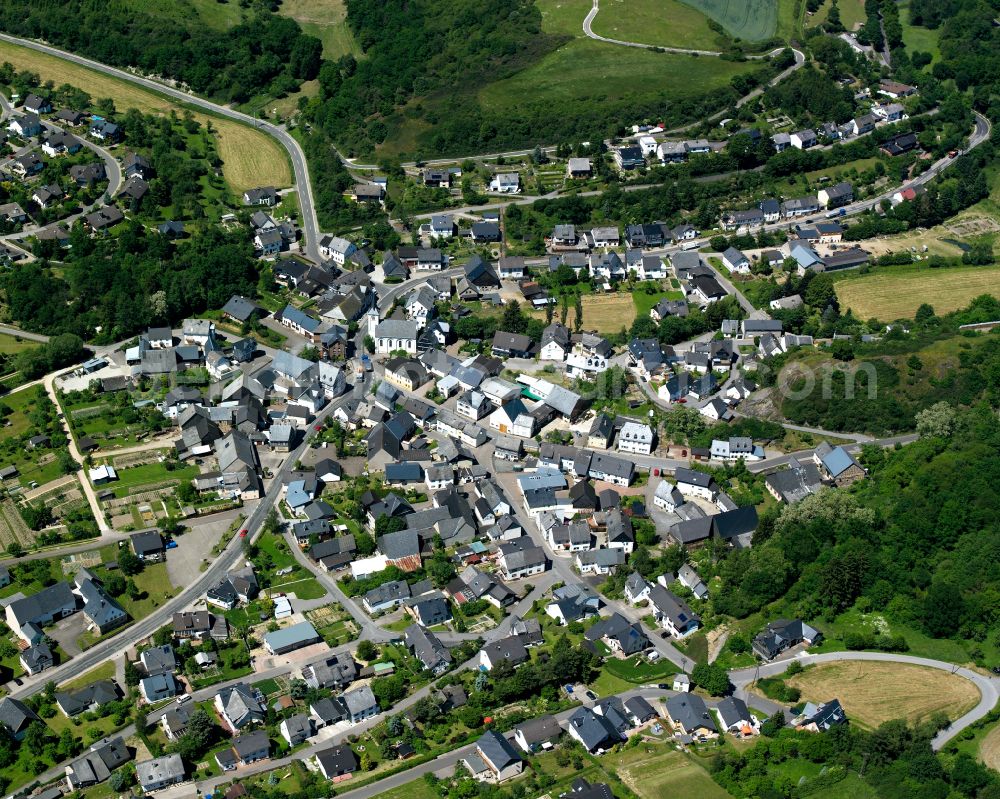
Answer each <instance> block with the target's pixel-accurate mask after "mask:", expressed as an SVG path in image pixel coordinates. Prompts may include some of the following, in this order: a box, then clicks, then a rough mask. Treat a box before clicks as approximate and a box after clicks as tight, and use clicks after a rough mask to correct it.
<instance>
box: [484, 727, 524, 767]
mask: <svg viewBox="0 0 1000 799" xmlns="http://www.w3.org/2000/svg"><path fill="white" fill-rule="evenodd" d="M476 746H477V748H478V749H479V752H480V754H481V755H482V756H483V758H485V759H486V760H487V761H488V762H489V763H490V765H492V766H493V767H494V768H495V769H496V770H497V771H503V770H504V769H505V768H508V767H509V766H512V765H514V764H515V763H520V762H521V756H520V755H519V754H518V753H517V752H516V751H515V750H514V747H513V746H511V745H510V741H508V740H507V739H506V738H504V737H503V736H502V735H501V734H500V733H498V732H496V731H494V730H487V731H486V732H485V733H484V734H483V736H482V738H480V739H479V740H478V741H477V742H476Z"/></svg>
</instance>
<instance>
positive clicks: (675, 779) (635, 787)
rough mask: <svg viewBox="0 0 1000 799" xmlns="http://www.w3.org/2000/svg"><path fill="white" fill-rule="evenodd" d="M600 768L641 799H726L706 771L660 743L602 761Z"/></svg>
mask: <svg viewBox="0 0 1000 799" xmlns="http://www.w3.org/2000/svg"><path fill="white" fill-rule="evenodd" d="M601 765H602V766H603V767H604V768H605V769H606V770H608V771H611V772H613V773H616V774H617V775H618V776H619V777H621V780H622V782H624V783H625V784H626V785H627V786H628V787H629V788H630V789H632V791H634V792H635V793H636V794H637V795H638V796H639V797H641V799H662V798H663V797H667V796H691V797H698V799H726V798H727V797H728V796H729V794H728V793H726V791H724V790H723V789H722V788H721V787H719V786H718V785H717V784H716V783H715V782H713V781H712V778H711V777H710V776H709V775H708V772H707V771H706V770H705V769H704V768H703V767H702V766H700V765H698V763H697V762H695V761H694V760H693V759H692V758H690V757H688V756H686V755H684V754H682V753H680V752H678V751H676V750H675V749H673V748H672V747H668V746H666V745H662V744H646V745H643V746H637V747H634V748H632V749H628V750H626V751H624V752H621V753H617V754H616V753H611V754H607V755H605V756H604V757H603V758H602V759H601Z"/></svg>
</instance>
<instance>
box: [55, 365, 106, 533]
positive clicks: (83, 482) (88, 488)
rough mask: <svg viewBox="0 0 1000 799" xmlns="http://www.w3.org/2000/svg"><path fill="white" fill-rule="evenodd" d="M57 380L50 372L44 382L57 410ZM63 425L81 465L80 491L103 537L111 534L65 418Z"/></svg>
mask: <svg viewBox="0 0 1000 799" xmlns="http://www.w3.org/2000/svg"><path fill="white" fill-rule="evenodd" d="M55 379H56V373H55V372H50V373H49V374H47V375H45V377H44V378H43V379H42V382H43V383H44V385H45V391H46V393H47V394H48V395H49V399H50V400H52V404H53V405H55V406H56V408H57V409H58V408H61V406H60V405H59V398H58V397H57V396H56V389H55ZM59 422H60V424H61V425H62V428H63V431H64V432H65V433H66V448H67V449H68V450H69V454H70V457H71V458H72V459H73V460H74V461H76V462H77V463H78V464H80V468H79V470H78V471H77V473H76V479H77V480H78V481H79V483H80V490H81V491H83V495H84V496H85V497H86V498H87V504H88V505H90V510H91V513H93V514H94V521H96V522H97V528H98V529H99V530H100V531H101V535H102V536H103V535H104V534H105V533H109V532H111V525H109V524H108V522H107V519H106V518H105V516H104V509H103V508H102V507H101V503H100V502H99V501H98V500H97V494H96V493H95V492H94V487H93V486H92V485H91V484H90V480H89V479H88V477H87V467H86V466H85V465H84V458H83V454H82V453H81V452H80V450H79V449H78V448H77V446H76V439H74V438H73V431H72V430H70V429H69V420H68V419H66V418H65V416H61V418H60V420H59Z"/></svg>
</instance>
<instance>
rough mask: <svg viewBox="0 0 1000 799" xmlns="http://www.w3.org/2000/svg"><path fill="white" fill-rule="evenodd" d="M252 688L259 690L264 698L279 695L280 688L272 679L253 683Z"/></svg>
mask: <svg viewBox="0 0 1000 799" xmlns="http://www.w3.org/2000/svg"><path fill="white" fill-rule="evenodd" d="M253 687H254V688H257V689H259V690H260V692H261V693H262V694H264V696H271V695H272V694H277V693H281V686H280V685H278V681H277V680H274V679H267V680H261V681H260V682H255V683H254V684H253Z"/></svg>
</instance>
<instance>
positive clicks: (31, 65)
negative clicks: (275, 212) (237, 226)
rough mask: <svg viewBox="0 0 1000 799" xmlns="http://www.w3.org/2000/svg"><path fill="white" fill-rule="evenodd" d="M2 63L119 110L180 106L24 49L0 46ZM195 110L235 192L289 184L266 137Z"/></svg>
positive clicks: (278, 150) (284, 163)
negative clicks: (214, 143) (214, 141)
mask: <svg viewBox="0 0 1000 799" xmlns="http://www.w3.org/2000/svg"><path fill="white" fill-rule="evenodd" d="M0 61H8V62H10V63H11V64H13V65H14V67H15V68H16V69H18V70H31V71H32V72H36V73H38V74H39V75H40V76H41V79H42V80H43V81H46V80H51V81H52V82H53V83H55V84H56V85H57V86H58V85H60V84H63V83H68V84H71V85H73V86H77V87H79V88H81V89H83V90H84V91H86V92H88V93H89V94H90V96H91V97H92V98H94V99H95V100H96V99H98V98H101V97H110V98H111V99H113V100H114V101H115V106H116V107H117V108H118V110H119V111H124V110H126V109H128V108H136V109H138V110H139V111H142V112H144V113H148V114H163V113H168V112H169V111H171V110H174V111H181V110H182V108H181V106H180V105H178V104H177V103H174V102H172V101H171V100H169V99H167V98H166V97H164V96H162V95H159V94H156V93H155V92H152V91H147V90H145V89H142V88H140V87H138V86H136V85H134V84H131V83H128V82H127V81H123V80H118V79H117V78H113V77H111V76H109V75H104V74H102V73H100V72H95V71H94V70H91V69H87V68H86V67H81V66H79V65H77V64H73V63H70V62H69V61H64V60H63V59H61V58H57V57H55V56H51V55H48V54H46V53H39V52H37V51H35V50H31V49H29V48H27V47H19V46H17V45H12V44H7V43H6V42H4V43H3V44H0ZM193 113H194V116H195V118H196V119H197V120H198V121H199V122H200V123H201V124H203V125H207V124H211V125H212V128H213V129H214V130H215V131H216V139H217V141H218V146H219V156H220V157H221V158H222V160H223V166H222V172H223V175H224V176H225V178H226V182H227V183H228V184H229V187H230V188H231V189H232V190H233V191H234V192H236V193H242V192H243V191H244V190H245V189H249V188H252V187H254V186H277V187H284V186H290V185H291V184H292V170H291V164H290V163H289V161H288V156H287V154H286V153H285V151H284V149H283V148H282V147H281V145H280V144H278V142H276V141H275V140H274V139H272V138H271V137H270V136H267V135H266V134H264V133H261V132H260V131H257V130H254V129H253V128H251V127H247V126H246V125H241V124H240V123H238V122H234V121H232V120H229V119H225V118H222V117H215V116H209V115H207V114H203V113H200V112H198V111H195V112H193Z"/></svg>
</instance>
